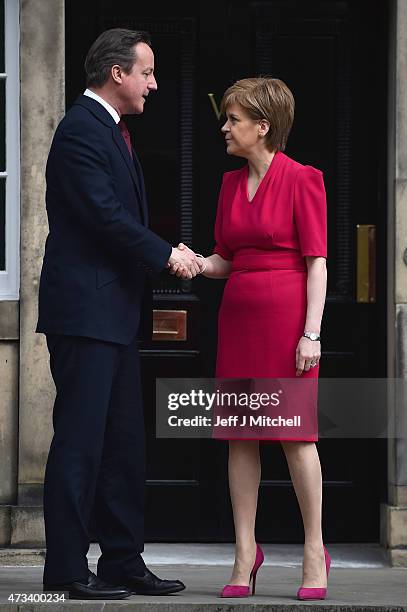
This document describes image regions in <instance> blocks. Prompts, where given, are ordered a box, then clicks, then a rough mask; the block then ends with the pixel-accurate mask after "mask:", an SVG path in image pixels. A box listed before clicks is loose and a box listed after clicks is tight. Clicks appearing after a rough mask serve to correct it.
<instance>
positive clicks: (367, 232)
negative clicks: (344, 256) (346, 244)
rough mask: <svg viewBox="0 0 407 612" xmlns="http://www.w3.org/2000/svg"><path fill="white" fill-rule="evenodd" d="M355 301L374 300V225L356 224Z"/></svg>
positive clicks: (372, 302) (366, 301) (372, 301)
mask: <svg viewBox="0 0 407 612" xmlns="http://www.w3.org/2000/svg"><path fill="white" fill-rule="evenodd" d="M356 228H357V286H356V301H357V302H361V303H370V304H374V303H375V302H376V226H375V225H357V226H356Z"/></svg>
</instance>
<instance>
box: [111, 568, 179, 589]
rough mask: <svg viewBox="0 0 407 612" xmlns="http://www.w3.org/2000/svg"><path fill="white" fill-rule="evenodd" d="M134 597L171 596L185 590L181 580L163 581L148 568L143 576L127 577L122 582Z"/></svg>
mask: <svg viewBox="0 0 407 612" xmlns="http://www.w3.org/2000/svg"><path fill="white" fill-rule="evenodd" d="M120 583H121V584H124V586H126V587H127V588H128V589H130V590H131V592H132V594H133V595H169V594H170V593H178V592H179V591H183V590H184V589H185V584H184V583H183V582H181V580H162V579H161V578H159V577H158V576H156V575H155V574H153V572H150V570H149V569H148V568H147V567H146V568H144V574H143V576H126V577H125V578H123V579H122V580H121V581H120Z"/></svg>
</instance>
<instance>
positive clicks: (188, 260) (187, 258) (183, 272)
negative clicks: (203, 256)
mask: <svg viewBox="0 0 407 612" xmlns="http://www.w3.org/2000/svg"><path fill="white" fill-rule="evenodd" d="M167 266H168V268H169V269H170V274H175V275H176V276H178V277H179V278H182V279H187V278H194V276H196V275H197V274H198V273H199V272H200V271H201V267H200V265H199V262H198V258H197V257H196V256H195V253H194V252H193V251H191V249H189V248H188V247H187V246H185V245H184V244H182V243H181V244H180V245H179V247H176V248H173V249H172V252H171V256H170V258H169V260H168V264H167Z"/></svg>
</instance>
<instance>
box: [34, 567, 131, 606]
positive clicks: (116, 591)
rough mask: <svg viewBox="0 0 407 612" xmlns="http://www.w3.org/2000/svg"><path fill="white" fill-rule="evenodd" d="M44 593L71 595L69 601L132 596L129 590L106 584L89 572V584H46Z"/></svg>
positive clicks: (120, 586)
mask: <svg viewBox="0 0 407 612" xmlns="http://www.w3.org/2000/svg"><path fill="white" fill-rule="evenodd" d="M43 591H51V592H53V593H58V592H61V591H64V592H67V593H69V599H125V598H126V597H130V595H131V594H132V593H131V591H130V590H129V589H127V588H126V587H124V586H122V585H119V586H114V585H112V584H108V583H107V582H104V581H103V580H101V579H100V578H98V576H96V575H95V574H94V573H93V572H91V571H89V574H88V581H87V582H69V583H66V584H44V588H43Z"/></svg>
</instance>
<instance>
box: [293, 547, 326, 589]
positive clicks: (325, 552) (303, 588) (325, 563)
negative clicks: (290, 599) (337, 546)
mask: <svg viewBox="0 0 407 612" xmlns="http://www.w3.org/2000/svg"><path fill="white" fill-rule="evenodd" d="M324 555H325V568H326V579H327V581H328V576H329V570H330V569H331V557H330V555H329V552H328V551H327V549H326V548H325V546H324ZM327 593H328V588H325V587H323V588H307V587H300V588H299V589H298V591H297V599H301V600H307V599H326V596H327Z"/></svg>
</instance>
